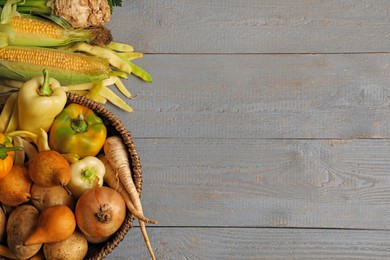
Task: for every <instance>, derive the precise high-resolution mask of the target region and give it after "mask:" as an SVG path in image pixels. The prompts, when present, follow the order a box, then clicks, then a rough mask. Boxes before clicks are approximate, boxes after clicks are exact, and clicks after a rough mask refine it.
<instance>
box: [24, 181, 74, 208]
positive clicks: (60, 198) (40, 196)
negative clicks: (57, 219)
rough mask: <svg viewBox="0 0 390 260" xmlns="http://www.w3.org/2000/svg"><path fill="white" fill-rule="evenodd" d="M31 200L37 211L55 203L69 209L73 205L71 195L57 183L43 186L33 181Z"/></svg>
mask: <svg viewBox="0 0 390 260" xmlns="http://www.w3.org/2000/svg"><path fill="white" fill-rule="evenodd" d="M31 201H32V203H33V204H34V206H35V207H36V208H37V209H38V210H39V211H42V210H43V209H45V208H48V207H51V206H57V205H64V206H68V207H69V208H70V209H73V207H74V201H73V197H72V196H70V195H69V194H68V193H67V191H66V190H65V189H64V188H63V187H62V186H59V185H57V186H52V187H43V186H40V185H38V184H35V183H34V184H33V185H32V186H31Z"/></svg>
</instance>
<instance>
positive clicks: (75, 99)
mask: <svg viewBox="0 0 390 260" xmlns="http://www.w3.org/2000/svg"><path fill="white" fill-rule="evenodd" d="M67 95H68V103H77V104H80V105H84V106H87V107H89V108H91V109H92V110H93V111H94V112H95V113H96V114H97V115H98V116H99V117H101V118H102V119H103V121H104V123H105V125H106V127H107V134H108V135H119V136H121V137H122V140H123V142H124V143H125V145H126V146H127V148H128V152H129V156H130V167H131V171H132V177H133V180H134V184H135V186H136V188H137V190H138V192H139V194H141V191H142V166H141V163H140V159H139V156H138V153H137V150H136V148H135V145H134V143H133V138H132V136H131V134H130V132H129V131H128V130H127V129H126V127H125V126H124V124H123V123H122V122H121V121H120V119H118V118H117V117H116V116H115V115H114V114H113V113H112V112H111V111H109V110H108V109H107V108H106V107H105V106H104V105H102V104H100V103H97V102H95V101H93V100H91V99H89V98H87V97H85V96H80V95H78V94H72V93H68V94H67ZM0 111H1V107H0ZM133 220H134V217H133V216H132V214H131V213H130V212H129V211H127V214H126V218H125V221H124V223H123V224H122V226H121V227H120V229H119V230H118V231H117V232H116V233H115V234H114V236H113V237H111V238H110V239H109V240H108V241H106V242H104V243H101V244H90V248H89V251H88V254H87V256H86V258H85V259H91V260H92V259H93V260H97V259H103V258H105V257H106V256H107V255H108V254H110V253H111V252H112V251H113V250H114V248H115V247H117V246H118V245H119V243H120V242H121V241H122V240H123V239H124V238H125V236H126V234H127V233H128V232H129V230H130V229H131V227H132V224H133ZM0 259H2V258H1V257H0Z"/></svg>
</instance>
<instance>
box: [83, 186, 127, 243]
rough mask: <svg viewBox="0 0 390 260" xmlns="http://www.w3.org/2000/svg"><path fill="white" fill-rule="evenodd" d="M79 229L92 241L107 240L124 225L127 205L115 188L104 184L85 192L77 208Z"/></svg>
mask: <svg viewBox="0 0 390 260" xmlns="http://www.w3.org/2000/svg"><path fill="white" fill-rule="evenodd" d="M75 216H76V222H77V226H78V227H79V229H80V230H81V231H82V232H83V233H84V234H85V235H86V236H87V237H90V238H91V241H99V242H102V241H101V240H107V239H108V238H109V237H110V236H111V235H112V234H114V233H115V232H116V231H117V230H118V229H119V228H120V226H121V225H122V223H123V221H124V220H125V217H126V205H125V202H124V200H123V198H122V196H121V195H120V194H119V193H118V192H117V191H115V190H114V189H112V188H110V187H107V186H102V187H96V188H93V189H90V190H87V191H86V192H84V193H83V194H82V195H81V197H80V198H79V199H78V201H77V204H76V208H75Z"/></svg>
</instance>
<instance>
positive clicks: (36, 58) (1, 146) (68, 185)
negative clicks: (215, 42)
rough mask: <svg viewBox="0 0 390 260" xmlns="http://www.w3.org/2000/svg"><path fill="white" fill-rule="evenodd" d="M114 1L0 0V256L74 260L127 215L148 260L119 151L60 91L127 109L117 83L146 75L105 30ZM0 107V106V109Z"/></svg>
mask: <svg viewBox="0 0 390 260" xmlns="http://www.w3.org/2000/svg"><path fill="white" fill-rule="evenodd" d="M114 6H117V7H119V6H121V2H120V0H116V1H115V0H111V1H107V0H100V1H94V0H91V1H79V0H61V1H60V0H57V1H55V0H48V1H47V0H7V1H5V0H0V7H1V15H0V96H6V97H7V98H6V99H5V100H4V104H3V105H2V106H1V107H0V111H1V112H0V258H1V257H6V258H9V259H30V258H34V259H35V258H36V259H72V260H74V259H84V258H85V257H86V255H87V253H88V250H89V248H90V247H91V246H92V247H93V246H94V245H96V244H100V243H105V242H107V241H108V240H109V239H110V238H111V237H113V236H114V234H115V232H117V231H118V230H119V228H120V227H121V226H122V224H123V223H124V221H125V217H126V214H127V212H129V213H131V214H132V216H133V217H135V218H137V219H138V221H139V224H140V229H141V232H142V234H143V237H144V241H145V245H146V247H147V249H148V251H149V253H150V256H151V257H152V259H155V255H154V252H153V249H152V246H151V243H150V241H149V238H148V234H147V231H146V225H145V223H151V224H156V223H157V222H156V221H155V220H152V219H149V218H147V217H145V216H144V214H143V209H142V204H141V201H140V194H139V193H138V191H137V189H136V187H135V184H134V182H133V179H132V172H131V166H130V163H129V160H130V158H129V152H128V148H127V147H126V145H125V144H124V142H123V140H122V138H121V137H120V136H119V134H118V135H116V134H115V133H112V132H111V131H108V129H107V128H108V127H109V126H108V125H107V123H106V122H105V121H104V120H103V118H101V117H100V116H99V114H96V113H95V111H93V110H92V109H90V108H89V107H87V106H84V105H80V104H76V103H71V102H69V100H68V98H67V92H69V93H77V94H79V95H83V96H86V97H88V98H90V99H92V100H94V101H96V102H99V103H102V104H104V103H105V102H107V101H109V102H112V103H113V104H114V105H116V106H118V107H120V108H122V109H123V110H125V111H127V112H132V111H133V109H132V108H131V107H130V106H129V105H128V104H127V102H126V100H125V99H122V98H121V97H120V96H118V95H117V94H115V91H113V90H112V89H111V87H116V88H118V90H119V91H120V92H121V93H122V94H123V96H124V97H125V98H132V95H131V93H130V92H129V91H128V90H127V88H126V87H125V85H124V84H123V83H122V81H121V80H123V79H127V78H128V76H129V75H130V74H133V75H135V76H137V77H139V78H140V79H142V80H144V81H146V82H151V81H152V78H151V76H150V75H149V74H148V73H147V72H146V71H145V70H143V69H142V68H140V67H139V66H137V65H135V64H134V63H133V62H132V60H133V59H136V58H141V57H142V56H143V55H142V53H139V52H134V50H133V48H132V46H130V45H128V44H123V43H118V42H114V41H113V40H112V35H111V33H110V31H109V30H108V29H107V28H106V27H105V25H106V23H107V22H108V21H109V20H110V17H111V15H112V8H113V7H114ZM0 103H1V102H0Z"/></svg>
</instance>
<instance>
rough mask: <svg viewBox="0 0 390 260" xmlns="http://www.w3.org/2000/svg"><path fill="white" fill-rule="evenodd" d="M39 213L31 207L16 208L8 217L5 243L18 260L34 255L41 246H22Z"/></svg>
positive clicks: (35, 223)
mask: <svg viewBox="0 0 390 260" xmlns="http://www.w3.org/2000/svg"><path fill="white" fill-rule="evenodd" d="M38 217H39V211H38V209H36V208H35V207H34V206H31V205H21V206H18V207H17V208H16V209H15V210H14V211H12V212H11V214H10V215H9V217H8V222H7V243H8V247H9V249H10V250H11V252H12V253H14V254H15V255H16V256H17V257H18V258H19V259H27V258H30V257H32V256H33V255H35V254H36V253H37V252H38V251H39V249H40V248H41V247H42V244H37V245H32V246H24V245H23V243H24V241H25V240H26V238H27V237H28V236H29V235H30V234H31V233H32V232H33V230H34V228H35V226H36V225H37V222H38Z"/></svg>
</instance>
